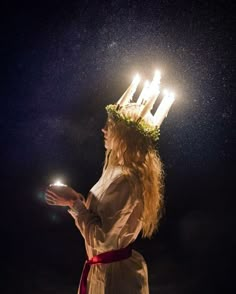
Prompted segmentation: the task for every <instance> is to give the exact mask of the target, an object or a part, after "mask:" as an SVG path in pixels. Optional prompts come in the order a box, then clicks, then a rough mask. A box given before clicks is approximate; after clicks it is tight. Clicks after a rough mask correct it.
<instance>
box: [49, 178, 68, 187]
mask: <svg viewBox="0 0 236 294" xmlns="http://www.w3.org/2000/svg"><path fill="white" fill-rule="evenodd" d="M49 186H57V187H66V186H67V185H65V184H63V183H62V182H61V181H60V180H57V181H56V182H55V183H53V184H50V185H49Z"/></svg>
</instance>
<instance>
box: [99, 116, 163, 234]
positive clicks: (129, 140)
mask: <svg viewBox="0 0 236 294" xmlns="http://www.w3.org/2000/svg"><path fill="white" fill-rule="evenodd" d="M106 129H107V130H108V131H109V133H110V138H109V139H110V140H111V141H112V146H113V147H112V149H110V150H107V151H106V157H105V164H104V169H109V168H112V167H114V166H116V165H118V164H119V165H121V166H122V169H123V173H124V174H125V175H126V176H127V179H128V181H129V183H130V185H131V188H132V189H131V190H132V193H135V194H136V195H141V197H142V201H143V214H142V237H143V238H146V237H147V238H151V236H152V235H153V234H154V233H155V232H156V231H157V230H158V227H159V226H158V225H159V220H160V218H161V216H162V215H163V213H164V199H163V193H164V171H163V165H162V162H161V160H160V157H159V155H158V152H157V151H156V148H155V145H154V143H153V141H152V140H151V139H150V138H148V137H144V136H143V135H142V134H140V133H139V132H138V131H137V130H136V129H134V128H130V127H127V125H126V124H125V122H123V121H114V120H112V119H111V118H110V117H108V120H107V123H106ZM140 192H141V193H140Z"/></svg>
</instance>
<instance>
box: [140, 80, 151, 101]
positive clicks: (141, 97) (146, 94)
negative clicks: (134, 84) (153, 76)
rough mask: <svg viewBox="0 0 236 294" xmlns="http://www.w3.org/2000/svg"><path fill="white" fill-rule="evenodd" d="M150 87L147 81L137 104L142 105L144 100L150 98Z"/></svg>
mask: <svg viewBox="0 0 236 294" xmlns="http://www.w3.org/2000/svg"><path fill="white" fill-rule="evenodd" d="M149 86H150V82H149V81H145V83H144V86H143V90H142V92H141V93H140V95H139V97H138V100H137V104H141V103H142V101H143V99H145V97H146V96H148V89H149Z"/></svg>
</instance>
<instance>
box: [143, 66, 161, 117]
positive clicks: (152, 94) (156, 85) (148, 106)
mask: <svg viewBox="0 0 236 294" xmlns="http://www.w3.org/2000/svg"><path fill="white" fill-rule="evenodd" d="M160 82H161V73H160V71H158V70H157V71H156V72H155V75H154V78H153V80H152V83H151V85H150V87H149V89H148V95H147V98H146V97H145V98H146V99H147V101H146V102H145V103H144V104H145V107H144V108H143V110H142V112H141V114H140V116H141V117H145V115H146V114H147V113H148V112H149V111H151V110H152V108H153V105H154V103H155V102H156V100H157V97H158V96H159V94H160Z"/></svg>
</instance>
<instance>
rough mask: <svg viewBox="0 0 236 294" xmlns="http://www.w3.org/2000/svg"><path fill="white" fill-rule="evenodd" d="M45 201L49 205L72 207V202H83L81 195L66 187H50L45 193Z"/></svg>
mask: <svg viewBox="0 0 236 294" xmlns="http://www.w3.org/2000/svg"><path fill="white" fill-rule="evenodd" d="M45 195H46V197H45V200H46V202H47V204H49V205H57V206H70V207H71V206H72V205H73V203H74V201H75V200H77V199H80V200H81V201H83V202H84V201H85V199H84V197H83V195H82V194H80V193H78V192H76V191H75V190H73V189H72V188H71V187H68V186H50V187H49V188H48V189H47V190H46V193H45Z"/></svg>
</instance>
